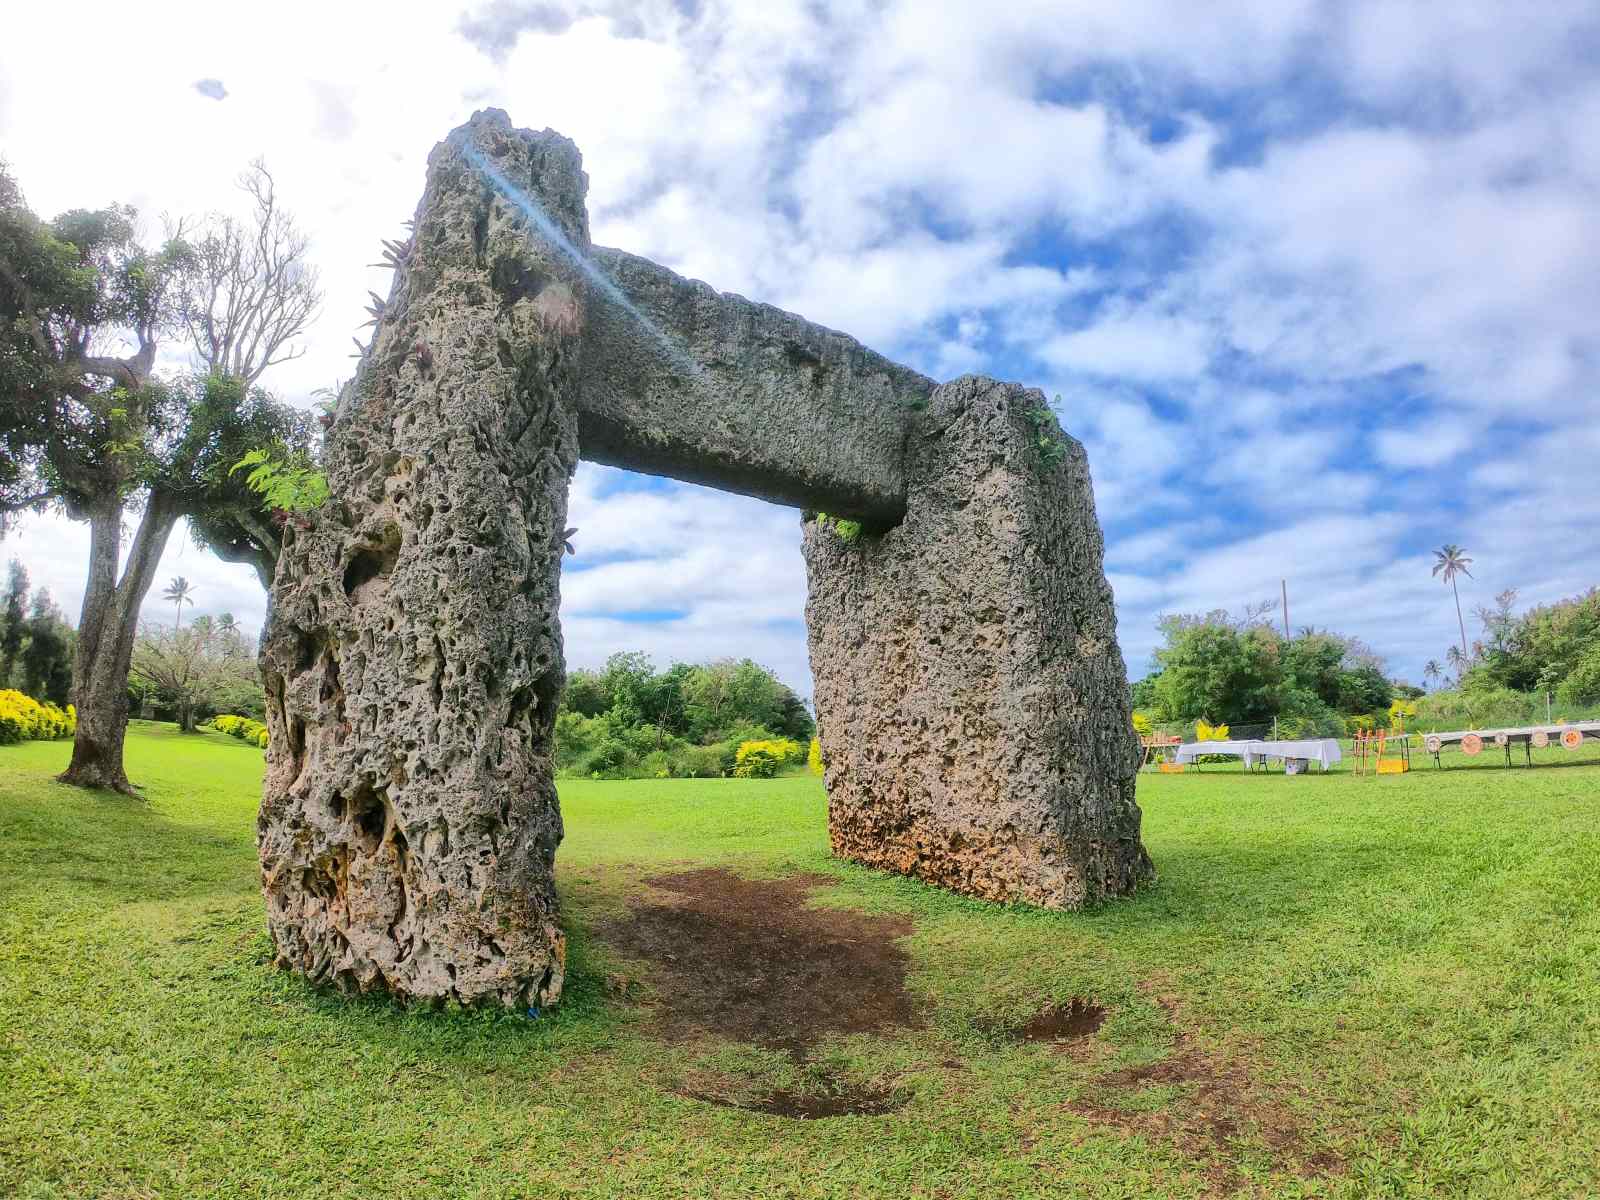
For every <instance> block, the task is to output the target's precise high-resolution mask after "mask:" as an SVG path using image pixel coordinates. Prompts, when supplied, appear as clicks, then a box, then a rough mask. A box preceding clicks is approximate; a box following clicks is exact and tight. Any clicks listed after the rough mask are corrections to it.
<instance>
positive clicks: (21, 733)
mask: <svg viewBox="0 0 1600 1200" xmlns="http://www.w3.org/2000/svg"><path fill="white" fill-rule="evenodd" d="M77 732H78V710H77V709H75V708H73V707H72V705H70V704H69V705H67V706H66V708H57V707H56V706H55V705H54V704H51V703H49V702H48V701H46V702H44V703H40V702H39V701H38V700H35V699H34V698H33V697H32V696H27V695H24V694H23V693H21V692H16V691H9V690H6V691H0V745H5V744H11V743H14V742H44V741H53V740H54V739H56V738H69V737H71V736H73V734H75V733H77Z"/></svg>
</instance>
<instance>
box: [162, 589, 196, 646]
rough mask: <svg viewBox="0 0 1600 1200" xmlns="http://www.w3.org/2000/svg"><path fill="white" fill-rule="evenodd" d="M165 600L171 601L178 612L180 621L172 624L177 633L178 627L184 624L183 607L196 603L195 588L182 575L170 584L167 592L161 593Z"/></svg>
mask: <svg viewBox="0 0 1600 1200" xmlns="http://www.w3.org/2000/svg"><path fill="white" fill-rule="evenodd" d="M161 598H162V599H163V600H171V601H172V604H173V607H174V608H176V609H177V610H178V619H177V620H175V621H174V622H173V623H172V630H173V632H174V633H176V632H177V630H178V626H180V625H182V624H183V606H184V605H185V604H193V603H194V587H193V585H192V584H190V582H189V581H188V580H187V579H185V578H184V577H183V576H182V575H179V576H178V577H177V578H176V579H174V580H173V581H172V582H171V583H170V584H168V585H167V590H166V591H164V592H162V593H161Z"/></svg>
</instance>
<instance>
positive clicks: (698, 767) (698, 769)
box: [678, 746, 728, 779]
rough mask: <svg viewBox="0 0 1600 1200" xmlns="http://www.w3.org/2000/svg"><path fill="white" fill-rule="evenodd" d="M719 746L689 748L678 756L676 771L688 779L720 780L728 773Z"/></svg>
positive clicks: (721, 748)
mask: <svg viewBox="0 0 1600 1200" xmlns="http://www.w3.org/2000/svg"><path fill="white" fill-rule="evenodd" d="M722 756H723V747H721V746H690V747H688V748H687V749H685V750H684V751H683V753H682V754H680V755H679V756H678V769H679V770H680V771H681V772H682V773H683V775H684V776H685V777H686V778H688V779H720V778H721V777H722V776H724V775H726V774H727V773H728V768H727V767H725V766H724V765H723V761H722Z"/></svg>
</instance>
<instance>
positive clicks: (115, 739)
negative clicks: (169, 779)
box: [56, 493, 178, 795]
mask: <svg viewBox="0 0 1600 1200" xmlns="http://www.w3.org/2000/svg"><path fill="white" fill-rule="evenodd" d="M122 511H123V503H122V500H121V498H120V497H116V496H112V497H109V498H105V499H102V500H100V501H98V502H96V503H95V504H94V505H93V506H91V507H90V508H89V509H88V514H89V580H88V586H87V587H86V588H85V589H84V594H83V613H82V616H81V617H80V619H79V622H78V648H77V653H76V655H75V657H74V660H73V672H72V693H73V702H74V703H75V704H76V705H77V708H78V732H77V736H76V737H75V738H74V739H73V742H72V762H71V763H69V764H68V766H67V769H66V770H65V771H63V772H62V773H61V774H60V775H58V776H57V777H56V778H57V779H58V780H59V781H60V782H62V783H70V784H74V785H76V786H77V787H88V788H108V789H110V790H112V791H117V792H124V793H127V794H129V795H132V794H133V785H132V784H131V783H129V782H128V776H127V774H126V772H125V771H124V770H123V766H122V743H123V738H124V737H125V736H126V734H127V729H128V663H129V662H130V661H131V660H132V658H133V638H134V633H135V631H136V630H137V628H138V624H139V606H140V605H141V604H142V603H144V598H145V594H146V593H147V592H149V590H150V584H151V582H152V580H153V578H154V576H155V570H156V566H157V565H158V564H159V563H160V561H161V554H162V551H164V550H165V549H166V546H167V537H168V535H169V534H171V532H172V527H173V525H174V524H175V523H176V521H177V518H178V512H177V509H176V507H175V506H174V505H173V504H172V502H171V501H170V500H168V499H167V498H166V497H165V496H162V495H161V494H159V493H157V494H155V495H152V496H151V497H150V501H149V503H148V504H147V505H146V506H145V510H144V516H143V518H142V519H141V520H140V522H139V531H138V533H136V534H135V535H134V539H133V545H132V547H131V548H130V549H129V551H128V563H127V566H126V567H125V568H124V569H123V572H122V581H121V582H120V583H118V582H117V557H118V555H117V549H118V545H117V544H118V541H119V539H120V535H121V533H122Z"/></svg>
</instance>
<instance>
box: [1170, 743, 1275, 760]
mask: <svg viewBox="0 0 1600 1200" xmlns="http://www.w3.org/2000/svg"><path fill="white" fill-rule="evenodd" d="M1265 744H1266V743H1265V742H1185V743H1184V744H1183V745H1181V746H1179V747H1178V753H1177V755H1176V758H1177V761H1178V762H1181V763H1186V762H1193V761H1194V760H1195V759H1197V758H1199V757H1200V756H1201V755H1202V754H1226V755H1227V756H1228V757H1230V758H1243V759H1246V761H1248V758H1249V754H1250V748H1251V747H1252V746H1263V745H1265Z"/></svg>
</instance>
